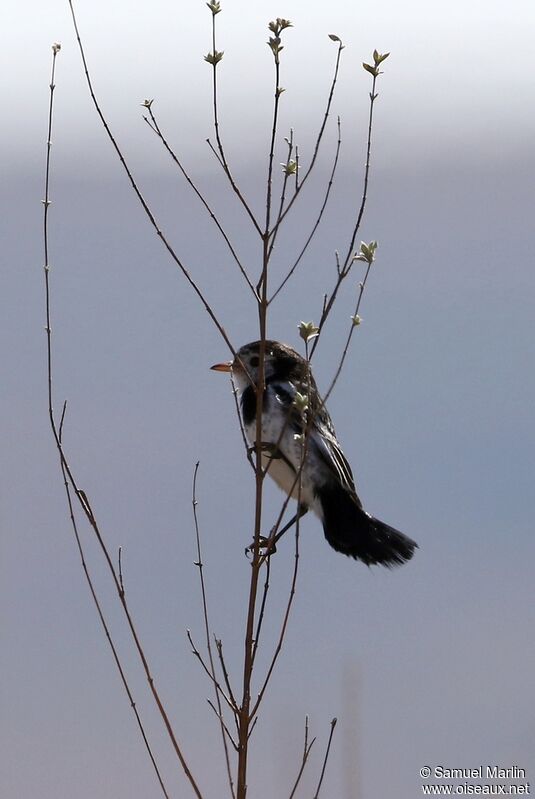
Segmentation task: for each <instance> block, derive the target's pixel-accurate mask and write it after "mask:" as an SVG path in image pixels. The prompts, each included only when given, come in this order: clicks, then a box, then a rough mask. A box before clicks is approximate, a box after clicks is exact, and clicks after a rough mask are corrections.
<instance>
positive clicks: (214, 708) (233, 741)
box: [206, 699, 238, 795]
mask: <svg viewBox="0 0 535 799" xmlns="http://www.w3.org/2000/svg"><path fill="white" fill-rule="evenodd" d="M206 701H207V702H208V704H209V705H210V707H211V708H212V710H213V711H214V713H215V714H216V716H217V718H218V721H219V723H220V724H221V729H222V730H223V733H224V734H225V737H226V738H227V737H228V739H229V741H230V743H231V744H232V746H233V747H234V749H235V750H236V752H237V751H238V744H237V743H236V741H235V740H234V738H233V736H232V734H231V732H230V730H229V728H228V727H227V725H226V724H225V720H224V718H223V716H222V715H221V712H220V711H219V710H218V709H217V708H216V706H215V705H214V703H213V702H212V700H211V699H207V700H206ZM232 793H233V795H234V787H233V788H232Z"/></svg>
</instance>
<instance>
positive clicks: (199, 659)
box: [186, 630, 236, 712]
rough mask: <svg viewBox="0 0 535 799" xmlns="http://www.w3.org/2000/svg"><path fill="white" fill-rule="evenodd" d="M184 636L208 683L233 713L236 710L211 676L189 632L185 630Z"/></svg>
mask: <svg viewBox="0 0 535 799" xmlns="http://www.w3.org/2000/svg"><path fill="white" fill-rule="evenodd" d="M186 635H187V638H188V641H189V643H190V645H191V651H192V653H193V654H194V655H195V657H196V658H197V660H198V661H199V663H200V664H201V666H202V668H203V671H204V673H205V674H206V675H207V677H209V679H210V682H211V683H212V685H213V686H214V688H215V689H216V691H217V692H218V694H219V695H220V696H222V697H223V699H224V700H225V702H226V703H227V705H228V706H229V708H230V709H231V710H232V711H233V712H235V710H236V709H235V707H234V706H233V704H232V701H231V699H230V698H229V697H228V696H227V695H226V693H225V692H224V690H223V688H222V687H221V685H220V683H219V682H218V680H217V678H216V677H214V676H213V674H212V672H211V671H210V667H209V666H208V664H207V663H206V662H205V660H204V658H203V656H202V655H201V653H200V652H199V647H198V646H197V645H196V643H195V642H194V640H193V638H192V635H191V630H186Z"/></svg>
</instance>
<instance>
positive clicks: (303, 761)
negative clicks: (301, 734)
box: [288, 716, 316, 799]
mask: <svg viewBox="0 0 535 799" xmlns="http://www.w3.org/2000/svg"><path fill="white" fill-rule="evenodd" d="M315 740H316V739H315V738H313V739H312V740H311V742H310V743H308V716H306V717H305V743H304V746H303V757H302V758H301V767H300V769H299V772H298V774H297V779H296V781H295V782H294V786H293V788H292V792H291V794H290V796H289V797H288V799H294V796H295V792H296V791H297V788H298V787H299V783H300V782H301V777H302V776H303V772H304V770H305V766H306V764H307V760H308V756H309V754H310V750H311V749H312V747H313V745H314V741H315Z"/></svg>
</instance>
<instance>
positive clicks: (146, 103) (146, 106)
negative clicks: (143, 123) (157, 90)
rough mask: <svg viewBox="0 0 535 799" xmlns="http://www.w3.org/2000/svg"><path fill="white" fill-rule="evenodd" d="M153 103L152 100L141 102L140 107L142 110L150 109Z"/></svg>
mask: <svg viewBox="0 0 535 799" xmlns="http://www.w3.org/2000/svg"><path fill="white" fill-rule="evenodd" d="M153 102H154V99H152V100H143V102H142V103H141V105H142V106H143V108H150V107H151V105H152V104H153Z"/></svg>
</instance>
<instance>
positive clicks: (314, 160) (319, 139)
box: [270, 42, 344, 235]
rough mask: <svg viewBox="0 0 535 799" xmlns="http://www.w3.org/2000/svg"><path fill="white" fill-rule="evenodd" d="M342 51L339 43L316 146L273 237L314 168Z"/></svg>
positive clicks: (274, 230)
mask: <svg viewBox="0 0 535 799" xmlns="http://www.w3.org/2000/svg"><path fill="white" fill-rule="evenodd" d="M343 49H344V45H343V44H342V43H341V42H340V44H339V45H338V52H337V54H336V64H335V67H334V75H333V79H332V82H331V88H330V90H329V96H328V98H327V107H326V109H325V113H324V116H323V122H322V123H321V126H320V129H319V133H318V136H317V138H316V144H315V146H314V152H313V154H312V160H311V161H310V164H309V166H308V169H307V170H306V172H305V174H304V176H303V180H302V181H301V183H299V184H298V185H297V186H296V190H295V194H294V195H293V197H292V199H291V200H290V202H289V203H288V205H287V206H286V209H285V211H284V212H283V213H282V215H281V217H280V219H278V220H277V222H276V224H275V226H274V227H273V229H272V230H271V233H270V235H273V234H274V233H275V232H276V230H277V228H278V227H280V225H281V224H282V222H283V220H284V219H285V217H286V215H287V214H288V212H289V211H290V209H291V208H292V206H293V204H294V202H295V201H296V199H297V197H298V196H299V194H300V193H301V189H302V188H303V186H304V185H305V183H306V182H307V180H308V177H309V176H310V173H311V172H312V170H313V169H314V166H315V164H316V160H317V157H318V153H319V149H320V145H321V141H322V139H323V134H324V132H325V126H326V125H327V120H328V118H329V114H330V112H331V105H332V100H333V97H334V90H335V87H336V82H337V80H338V71H339V68H340V57H341V55H342V50H343Z"/></svg>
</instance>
